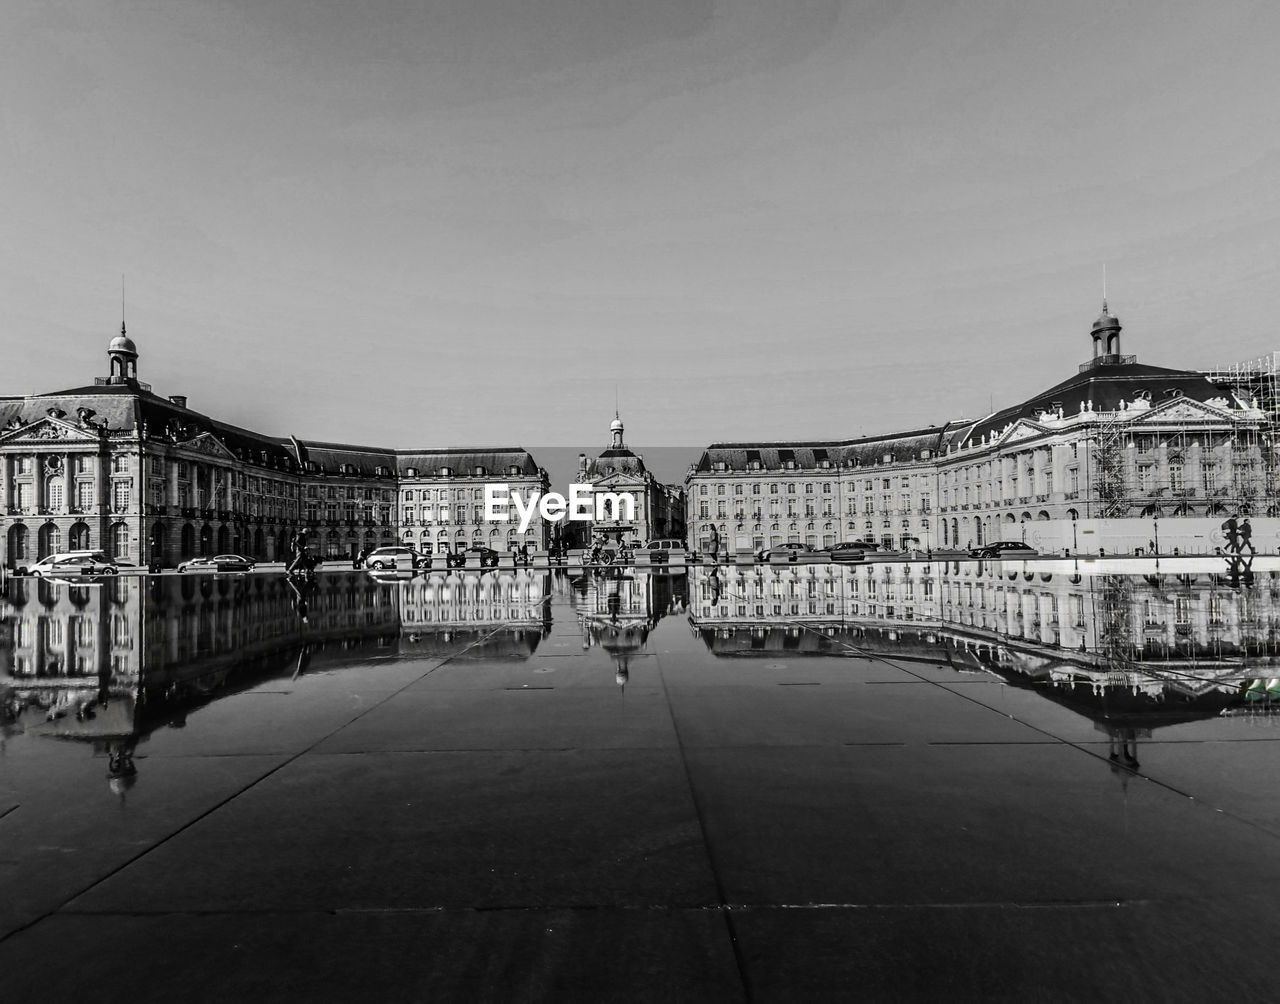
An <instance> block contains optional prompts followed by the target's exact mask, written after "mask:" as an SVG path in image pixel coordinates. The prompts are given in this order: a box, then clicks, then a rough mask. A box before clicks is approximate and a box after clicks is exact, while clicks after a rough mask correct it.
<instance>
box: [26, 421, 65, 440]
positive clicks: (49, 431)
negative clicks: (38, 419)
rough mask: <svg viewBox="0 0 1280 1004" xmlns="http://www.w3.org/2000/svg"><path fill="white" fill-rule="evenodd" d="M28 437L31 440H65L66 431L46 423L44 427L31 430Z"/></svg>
mask: <svg viewBox="0 0 1280 1004" xmlns="http://www.w3.org/2000/svg"><path fill="white" fill-rule="evenodd" d="M30 436H31V438H32V439H66V438H67V431H66V430H65V429H63V428H62V427H61V426H58V425H54V424H53V423H52V422H46V423H45V424H44V425H40V426H37V427H36V428H35V429H33V430H32V431H31V432H30Z"/></svg>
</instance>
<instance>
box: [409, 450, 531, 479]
mask: <svg viewBox="0 0 1280 1004" xmlns="http://www.w3.org/2000/svg"><path fill="white" fill-rule="evenodd" d="M395 462H396V466H397V470H398V472H399V474H400V475H401V476H402V477H403V476H405V472H406V471H407V470H409V468H411V467H412V468H414V469H415V470H417V472H418V474H419V475H433V474H435V473H436V472H437V471H438V470H439V469H440V468H441V467H447V468H449V470H450V472H452V473H453V474H455V475H465V474H470V473H471V472H472V471H474V470H475V469H476V468H477V467H482V468H484V470H485V472H486V473H488V474H505V473H507V471H508V470H510V469H511V468H512V467H515V468H518V470H519V473H520V474H522V475H536V474H537V473H538V465H537V464H536V463H534V460H533V455H532V454H530V453H529V451H528V450H526V449H524V448H523V447H520V446H505V447H490V448H487V449H473V448H472V449H469V448H466V447H450V448H446V449H440V450H397V451H395Z"/></svg>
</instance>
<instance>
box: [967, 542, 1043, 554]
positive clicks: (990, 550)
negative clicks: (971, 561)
mask: <svg viewBox="0 0 1280 1004" xmlns="http://www.w3.org/2000/svg"><path fill="white" fill-rule="evenodd" d="M1039 553H1040V552H1039V551H1037V550H1036V549H1035V548H1034V547H1032V546H1031V545H1030V544H1024V543H1023V542H1022V541H1020V540H998V541H996V542H995V543H993V544H980V545H979V546H977V547H975V548H971V549H970V551H969V555H970V557H973V558H1003V557H1006V556H1007V557H1011V558H1025V557H1026V556H1027V555H1030V554H1039Z"/></svg>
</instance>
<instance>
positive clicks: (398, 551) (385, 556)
mask: <svg viewBox="0 0 1280 1004" xmlns="http://www.w3.org/2000/svg"><path fill="white" fill-rule="evenodd" d="M400 558H408V559H409V560H410V562H411V563H412V565H413V567H414V568H417V567H418V563H419V562H420V561H421V560H422V555H420V554H419V553H418V552H417V551H415V550H414V549H413V548H412V547H403V546H397V545H394V544H392V545H390V546H388V547H377V548H374V549H373V550H372V551H370V552H369V554H368V556H367V557H366V558H365V559H364V567H365V568H395V567H396V561H397V559H400Z"/></svg>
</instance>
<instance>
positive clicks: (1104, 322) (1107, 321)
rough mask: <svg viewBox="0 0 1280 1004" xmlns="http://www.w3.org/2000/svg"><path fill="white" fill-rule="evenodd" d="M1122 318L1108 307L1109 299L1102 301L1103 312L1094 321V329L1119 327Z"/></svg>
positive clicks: (1104, 329) (1101, 329)
mask: <svg viewBox="0 0 1280 1004" xmlns="http://www.w3.org/2000/svg"><path fill="white" fill-rule="evenodd" d="M1119 327H1120V319H1119V318H1118V317H1116V316H1115V315H1114V314H1112V313H1111V312H1110V311H1109V310H1108V309H1107V301H1106V300H1103V301H1102V313H1101V314H1099V315H1098V319H1097V320H1096V321H1094V322H1093V330H1094V331H1106V330H1108V329H1111V328H1119Z"/></svg>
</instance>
